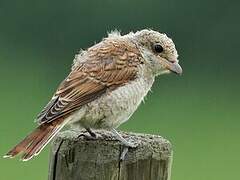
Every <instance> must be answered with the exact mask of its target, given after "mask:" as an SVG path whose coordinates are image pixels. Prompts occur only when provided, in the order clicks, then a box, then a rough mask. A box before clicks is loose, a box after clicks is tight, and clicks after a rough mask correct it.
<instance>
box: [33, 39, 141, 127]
mask: <svg viewBox="0 0 240 180" xmlns="http://www.w3.org/2000/svg"><path fill="white" fill-rule="evenodd" d="M126 44H127V43H125V42H124V41H123V42H121V41H114V40H108V39H106V40H105V41H103V42H101V43H99V44H97V45H95V46H93V47H92V48H90V49H88V51H87V53H86V54H85V56H84V59H85V61H84V62H82V63H79V64H78V65H77V66H76V67H75V68H74V69H73V70H72V72H71V73H70V74H69V76H68V77H67V78H66V79H65V80H64V81H63V82H62V83H61V84H60V86H59V88H58V90H57V92H56V93H55V95H54V97H53V99H52V100H51V101H50V102H49V104H48V105H47V106H46V107H45V108H44V109H43V111H42V112H41V113H40V114H39V116H38V119H37V121H38V122H39V124H42V123H45V122H51V121H53V120H55V119H58V118H59V117H62V116H65V115H68V114H70V113H71V112H73V111H75V110H76V109H79V108H80V107H81V106H83V105H85V104H87V103H89V102H91V101H93V100H95V99H96V98H98V97H99V96H101V95H103V94H104V93H105V92H106V91H108V90H113V89H115V88H117V87H119V86H122V85H124V84H126V83H128V82H130V81H131V80H133V79H135V77H136V75H137V66H138V65H139V64H140V53H139V51H138V50H137V48H136V47H134V45H132V46H127V45H126ZM80 58H81V57H80ZM82 58H83V57H82Z"/></svg>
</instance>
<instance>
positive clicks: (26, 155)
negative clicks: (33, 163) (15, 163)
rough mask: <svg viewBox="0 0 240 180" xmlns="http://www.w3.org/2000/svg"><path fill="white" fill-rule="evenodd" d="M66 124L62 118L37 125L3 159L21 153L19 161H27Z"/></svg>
mask: <svg viewBox="0 0 240 180" xmlns="http://www.w3.org/2000/svg"><path fill="white" fill-rule="evenodd" d="M65 124H66V122H64V118H60V119H56V120H54V121H52V122H50V123H44V124H41V125H39V126H38V127H37V128H36V129H35V130H34V131H33V132H32V133H30V134H29V135H28V136H27V137H26V138H25V139H23V140H22V141H21V142H20V143H19V144H17V145H16V146H15V147H14V148H13V149H11V150H10V151H9V152H8V153H7V154H6V155H5V156H4V157H10V158H12V157H14V156H16V155H18V154H19V153H23V156H22V158H21V160H23V161H27V160H29V159H31V158H32V157H33V156H36V155H38V154H39V153H40V151H41V150H42V149H43V148H44V147H45V146H46V145H47V144H48V143H49V141H50V140H51V139H52V138H53V137H54V136H55V135H56V133H58V132H59V131H60V130H61V129H62V128H63V126H64V125H65Z"/></svg>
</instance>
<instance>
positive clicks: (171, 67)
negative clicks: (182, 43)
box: [133, 29, 182, 75]
mask: <svg viewBox="0 0 240 180" xmlns="http://www.w3.org/2000/svg"><path fill="white" fill-rule="evenodd" d="M133 38H134V39H135V42H136V43H137V46H138V47H139V49H140V52H141V54H142V56H143V58H144V59H145V60H146V62H148V63H149V64H150V67H151V69H152V70H153V71H154V73H155V74H156V75H159V74H165V73H169V72H174V73H176V74H182V68H181V66H180V65H179V64H178V53H177V50H176V48H175V45H174V43H173V41H172V39H170V38H169V37H167V35H166V34H162V33H159V32H157V31H153V30H148V29H144V30H141V31H137V32H136V33H134V34H133Z"/></svg>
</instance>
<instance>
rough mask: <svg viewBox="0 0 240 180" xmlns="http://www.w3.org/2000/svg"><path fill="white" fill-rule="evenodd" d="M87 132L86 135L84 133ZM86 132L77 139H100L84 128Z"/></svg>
mask: <svg viewBox="0 0 240 180" xmlns="http://www.w3.org/2000/svg"><path fill="white" fill-rule="evenodd" d="M86 132H87V133H86ZM86 132H83V133H81V134H80V135H79V136H78V138H80V137H84V138H85V139H87V140H96V139H98V138H99V137H100V135H98V134H96V133H95V132H93V131H92V130H91V129H90V128H86Z"/></svg>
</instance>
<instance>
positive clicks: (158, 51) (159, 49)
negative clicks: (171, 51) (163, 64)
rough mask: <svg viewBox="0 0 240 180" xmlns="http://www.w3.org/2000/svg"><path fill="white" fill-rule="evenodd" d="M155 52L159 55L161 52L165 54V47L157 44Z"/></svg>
mask: <svg viewBox="0 0 240 180" xmlns="http://www.w3.org/2000/svg"><path fill="white" fill-rule="evenodd" d="M154 50H155V51H156V52H157V53H161V52H163V47H162V46H161V45H160V44H155V45H154Z"/></svg>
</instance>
